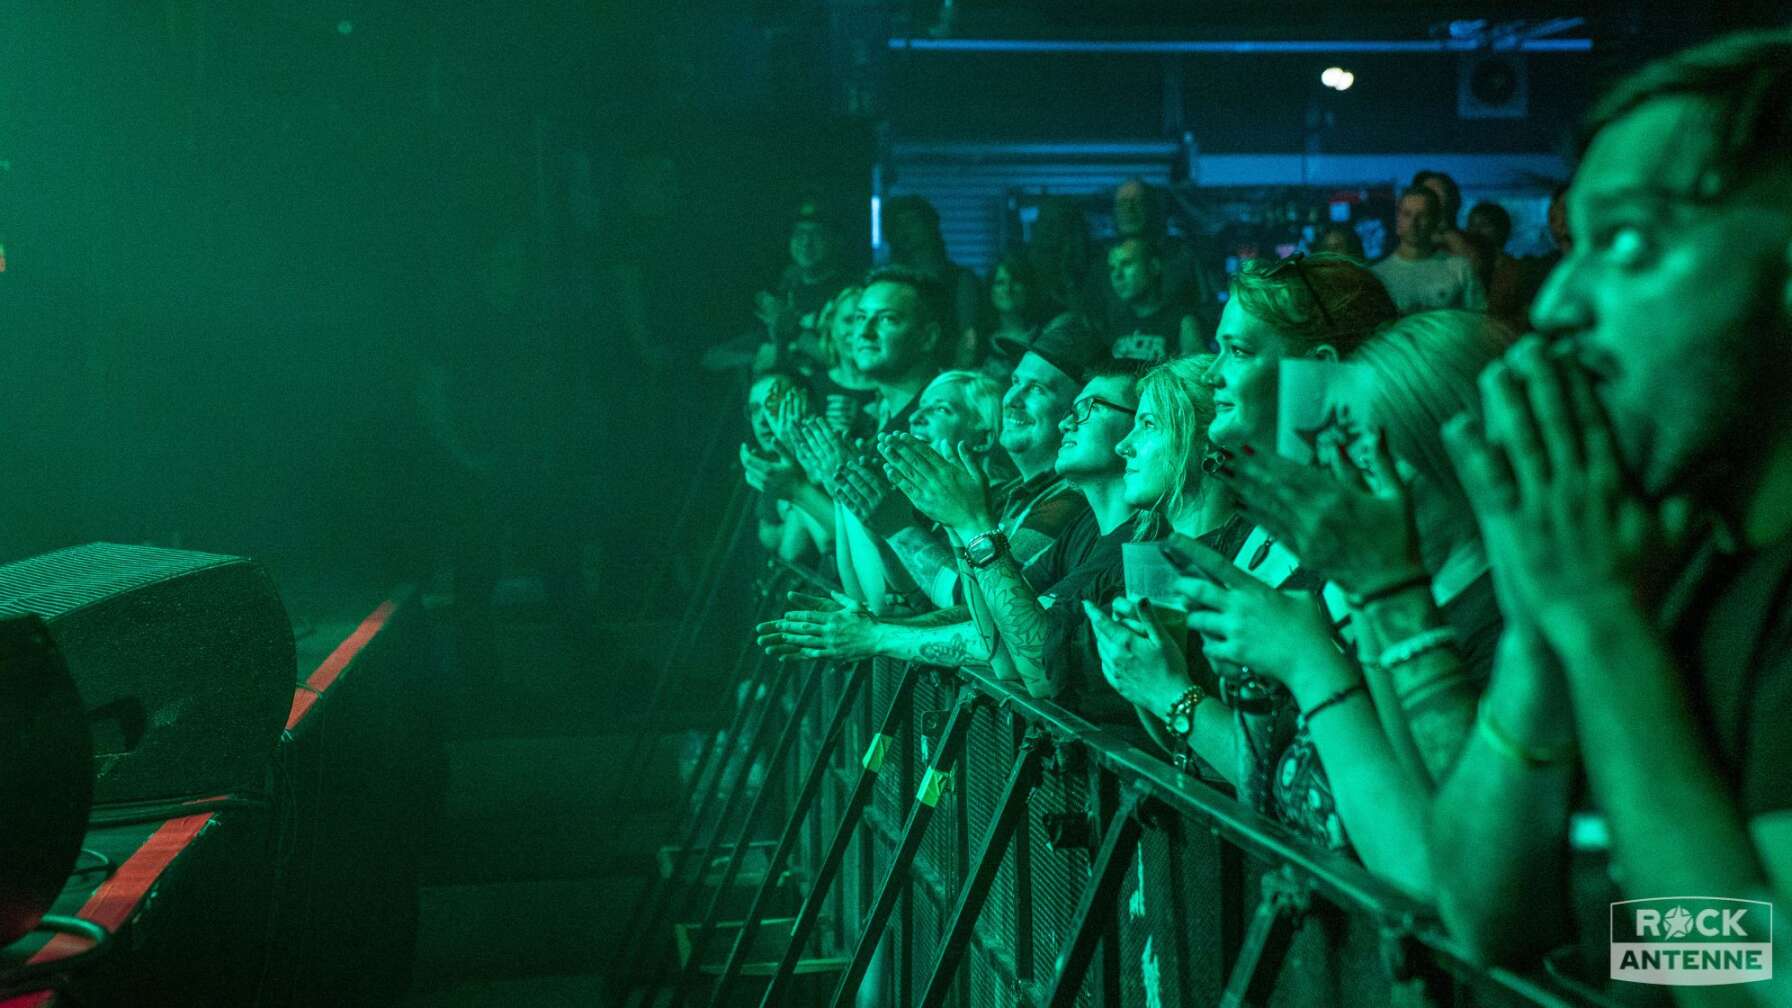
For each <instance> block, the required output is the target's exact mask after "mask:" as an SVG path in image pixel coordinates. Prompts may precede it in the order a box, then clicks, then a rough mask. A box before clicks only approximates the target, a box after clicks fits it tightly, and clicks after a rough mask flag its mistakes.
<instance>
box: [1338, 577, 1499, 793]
mask: <svg viewBox="0 0 1792 1008" xmlns="http://www.w3.org/2000/svg"><path fill="white" fill-rule="evenodd" d="M1358 619H1359V621H1360V622H1359V624H1358V632H1359V633H1362V634H1364V635H1365V640H1364V641H1363V642H1362V643H1363V644H1364V645H1365V646H1364V648H1363V649H1362V650H1361V651H1360V652H1359V653H1361V654H1363V656H1364V658H1365V660H1368V661H1374V660H1376V659H1377V658H1379V657H1380V654H1381V651H1382V649H1384V648H1386V647H1388V646H1390V645H1393V644H1397V643H1399V642H1400V641H1403V640H1407V639H1409V638H1411V637H1412V636H1413V635H1414V634H1418V633H1423V632H1424V631H1426V630H1430V629H1433V628H1435V627H1439V626H1442V625H1444V618H1443V613H1442V612H1440V611H1439V610H1438V608H1437V606H1436V604H1435V603H1433V602H1432V600H1431V598H1430V597H1429V596H1428V595H1426V594H1423V593H1419V592H1408V593H1405V594H1402V595H1398V596H1395V597H1393V598H1390V599H1387V600H1385V601H1382V602H1378V603H1376V604H1374V605H1371V606H1369V607H1367V609H1366V610H1365V611H1362V612H1359V613H1358ZM1386 675H1387V676H1388V678H1389V680H1390V681H1389V684H1388V687H1389V689H1390V690H1391V692H1392V693H1393V694H1394V696H1395V697H1397V698H1398V703H1399V711H1400V721H1402V722H1403V724H1402V725H1401V727H1403V728H1404V730H1405V733H1406V735H1407V740H1408V741H1409V742H1410V744H1411V750H1410V751H1413V752H1416V754H1417V756H1418V759H1419V762H1420V763H1421V764H1422V769H1423V770H1424V772H1425V773H1426V774H1427V775H1428V776H1429V777H1430V779H1431V780H1433V781H1436V780H1439V779H1441V778H1442V776H1443V775H1444V774H1445V773H1447V772H1448V771H1449V769H1450V767H1451V766H1452V765H1453V764H1454V763H1455V761H1456V756H1457V754H1458V753H1459V752H1460V751H1461V750H1462V745H1463V743H1464V742H1465V741H1466V740H1467V739H1468V732H1469V730H1470V729H1471V728H1472V727H1473V725H1474V707H1475V699H1476V690H1475V688H1474V686H1473V684H1472V683H1470V682H1469V681H1468V679H1467V677H1466V675H1465V674H1464V671H1463V668H1462V661H1461V659H1460V658H1459V657H1458V656H1457V654H1456V651H1455V649H1453V648H1442V649H1440V650H1436V651H1432V652H1430V653H1428V654H1424V655H1421V656H1420V657H1418V658H1416V659H1413V660H1411V661H1406V662H1401V663H1400V664H1398V665H1395V666H1394V667H1393V668H1390V669H1388V670H1387V671H1386ZM1391 728H1392V726H1390V730H1391Z"/></svg>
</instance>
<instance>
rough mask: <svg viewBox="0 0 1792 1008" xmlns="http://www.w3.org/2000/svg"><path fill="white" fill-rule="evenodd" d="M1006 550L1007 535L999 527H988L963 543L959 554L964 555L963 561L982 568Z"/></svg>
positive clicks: (993, 561)
mask: <svg viewBox="0 0 1792 1008" xmlns="http://www.w3.org/2000/svg"><path fill="white" fill-rule="evenodd" d="M1006 552H1008V537H1007V536H1005V535H1003V534H1002V530H1001V529H990V530H989V531H988V532H984V533H981V534H979V535H977V536H976V537H974V538H972V539H971V541H970V542H968V543H965V544H964V550H963V552H962V553H961V554H960V555H961V556H963V557H964V561H965V563H968V564H970V565H971V566H972V567H977V568H983V567H988V566H989V565H990V564H992V563H995V562H996V559H997V558H998V557H1000V556H1001V555H1002V554H1004V553H1006Z"/></svg>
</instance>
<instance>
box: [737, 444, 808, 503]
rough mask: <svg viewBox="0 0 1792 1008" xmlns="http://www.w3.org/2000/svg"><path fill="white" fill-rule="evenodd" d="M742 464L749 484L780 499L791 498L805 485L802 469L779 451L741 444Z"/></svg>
mask: <svg viewBox="0 0 1792 1008" xmlns="http://www.w3.org/2000/svg"><path fill="white" fill-rule="evenodd" d="M740 466H741V469H742V470H743V471H744V472H745V473H746V478H747V485H748V486H750V487H752V488H753V489H755V490H757V491H759V492H760V493H763V494H766V495H767V496H769V497H774V498H776V499H778V500H789V499H790V497H791V495H792V494H794V493H796V491H797V490H798V489H799V488H800V487H801V486H802V485H803V473H802V470H801V469H799V468H798V467H797V464H796V463H795V462H794V461H792V460H791V459H790V458H788V457H787V456H784V455H780V454H778V453H777V452H763V451H755V450H754V449H753V448H751V447H749V446H747V445H745V444H743V445H741V446H740Z"/></svg>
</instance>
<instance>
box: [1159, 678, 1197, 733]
mask: <svg viewBox="0 0 1792 1008" xmlns="http://www.w3.org/2000/svg"><path fill="white" fill-rule="evenodd" d="M1205 699H1207V691H1206V690H1204V689H1202V688H1201V687H1199V686H1190V687H1189V688H1188V689H1187V690H1184V691H1183V694H1182V695H1181V696H1179V697H1177V698H1176V702H1175V703H1173V704H1171V705H1170V709H1169V711H1168V712H1166V713H1165V714H1164V727H1165V728H1168V729H1169V730H1170V734H1171V735H1174V736H1176V737H1177V738H1179V739H1186V738H1188V737H1189V736H1190V735H1193V734H1194V733H1195V708H1196V707H1199V706H1200V705H1201V701H1203V700H1205Z"/></svg>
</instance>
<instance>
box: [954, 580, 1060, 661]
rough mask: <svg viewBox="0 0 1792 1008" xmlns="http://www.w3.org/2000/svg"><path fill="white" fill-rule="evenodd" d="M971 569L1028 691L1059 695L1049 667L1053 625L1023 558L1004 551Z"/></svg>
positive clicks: (1005, 652) (999, 636) (1004, 648)
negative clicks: (1047, 645)
mask: <svg viewBox="0 0 1792 1008" xmlns="http://www.w3.org/2000/svg"><path fill="white" fill-rule="evenodd" d="M970 572H971V575H972V577H973V578H974V579H975V584H976V586H977V591H978V592H979V594H980V595H981V597H982V603H983V609H984V611H985V612H986V613H987V615H988V618H989V621H990V623H991V624H992V629H993V632H994V636H995V638H996V639H997V640H998V641H999V642H1000V645H1001V651H1002V654H1003V655H1005V656H1006V657H1007V659H1008V660H1009V661H1010V662H1012V663H1013V667H1014V671H1015V673H1017V674H1018V675H1019V677H1020V680H1021V682H1023V683H1025V684H1026V687H1027V692H1028V693H1029V694H1030V695H1032V696H1035V697H1049V696H1053V695H1055V694H1056V693H1057V687H1056V686H1055V685H1054V684H1053V683H1052V682H1051V680H1050V677H1049V676H1048V675H1047V674H1046V670H1045V639H1046V629H1047V627H1048V626H1049V624H1048V623H1047V620H1046V615H1045V607H1044V606H1042V605H1040V604H1039V596H1038V595H1037V594H1036V593H1034V591H1033V586H1032V585H1030V584H1028V583H1027V579H1026V577H1025V576H1024V575H1023V574H1022V573H1021V569H1020V564H1019V562H1017V561H1016V560H1015V559H1014V555H1013V554H1012V553H1004V554H1002V555H1001V556H1000V557H997V558H996V560H995V561H994V562H993V563H990V564H989V565H987V566H984V567H973V568H970ZM992 651H993V648H992Z"/></svg>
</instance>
